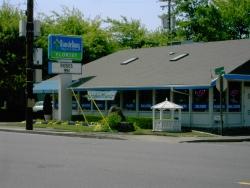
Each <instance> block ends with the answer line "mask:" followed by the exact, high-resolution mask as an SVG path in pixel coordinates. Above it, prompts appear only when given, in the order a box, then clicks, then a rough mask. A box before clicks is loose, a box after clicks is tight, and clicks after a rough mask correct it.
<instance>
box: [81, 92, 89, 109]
mask: <svg viewBox="0 0 250 188" xmlns="http://www.w3.org/2000/svg"><path fill="white" fill-rule="evenodd" d="M80 104H81V107H82V109H83V110H91V101H89V100H88V98H87V91H83V92H80Z"/></svg>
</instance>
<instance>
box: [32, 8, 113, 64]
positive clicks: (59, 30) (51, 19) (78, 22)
mask: <svg viewBox="0 0 250 188" xmlns="http://www.w3.org/2000/svg"><path fill="white" fill-rule="evenodd" d="M40 20H42V28H41V33H42V36H41V37H40V38H39V39H38V41H37V44H38V45H40V46H42V47H43V48H44V49H45V53H47V52H46V51H47V46H48V43H47V41H48V39H47V38H48V35H49V34H64V35H82V37H83V47H84V54H83V62H84V63H87V62H90V61H93V60H95V59H97V58H100V57H102V56H104V55H107V54H109V53H112V52H113V51H114V48H115V44H114V42H113V41H112V40H111V36H110V35H109V33H107V32H106V31H105V30H103V29H102V28H101V20H100V19H99V18H96V19H94V20H87V19H85V18H84V15H83V14H82V13H81V12H80V11H79V10H78V9H75V8H74V9H72V10H70V9H68V8H66V7H64V9H63V11H62V13H61V14H59V13H57V12H53V14H52V15H51V16H46V15H41V16H40Z"/></svg>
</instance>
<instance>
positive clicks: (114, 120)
mask: <svg viewBox="0 0 250 188" xmlns="http://www.w3.org/2000/svg"><path fill="white" fill-rule="evenodd" d="M106 120H107V122H108V125H109V126H110V128H111V129H114V130H118V126H119V123H120V122H121V116H119V115H118V114H117V113H115V112H113V113H111V114H109V115H108V117H107V118H106Z"/></svg>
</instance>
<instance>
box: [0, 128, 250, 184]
mask: <svg viewBox="0 0 250 188" xmlns="http://www.w3.org/2000/svg"><path fill="white" fill-rule="evenodd" d="M0 187H1V188H168V187H169V188H211V187H213V188H217V187H218V188H235V187H236V188H237V187H250V143H249V142H242V143H174V142H167V141H162V140H158V141H152V140H105V139H87V138H69V137H58V136H44V135H31V134H20V133H4V132H0Z"/></svg>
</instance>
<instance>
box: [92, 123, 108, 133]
mask: <svg viewBox="0 0 250 188" xmlns="http://www.w3.org/2000/svg"><path fill="white" fill-rule="evenodd" d="M94 131H95V132H109V131H110V128H109V126H108V125H107V124H105V123H104V124H97V125H95V127H94Z"/></svg>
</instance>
